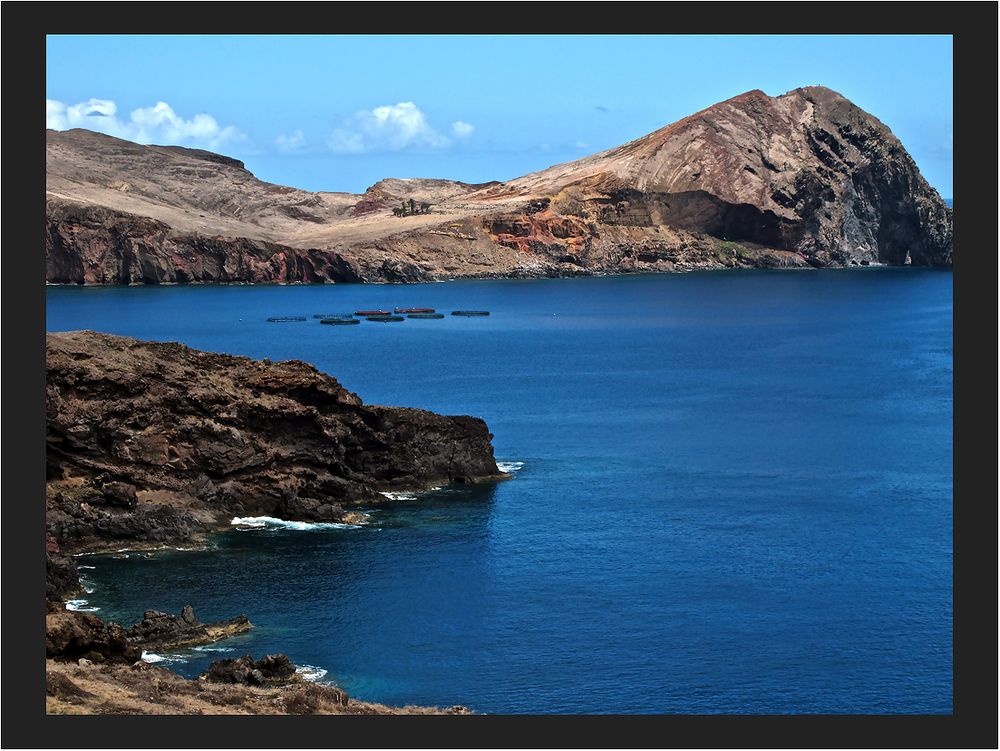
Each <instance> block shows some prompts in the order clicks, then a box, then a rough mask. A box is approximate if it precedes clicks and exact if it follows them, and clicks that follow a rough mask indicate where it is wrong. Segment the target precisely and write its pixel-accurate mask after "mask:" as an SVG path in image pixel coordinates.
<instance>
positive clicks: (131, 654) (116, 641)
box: [45, 610, 142, 663]
mask: <svg viewBox="0 0 1000 751" xmlns="http://www.w3.org/2000/svg"><path fill="white" fill-rule="evenodd" d="M45 654H46V656H47V657H54V658H58V659H64V660H76V659H79V658H86V659H88V660H91V661H92V662H104V661H108V662H127V663H133V662H135V661H136V660H138V659H139V658H140V657H142V647H140V646H138V645H137V644H135V643H133V642H132V641H130V640H129V638H128V636H127V634H126V633H125V630H124V629H123V628H122V627H121V626H119V625H118V624H117V623H105V622H104V621H102V620H101V619H100V618H98V617H97V616H96V615H93V614H92V613H81V612H77V611H72V610H59V611H55V612H50V613H48V614H46V616H45Z"/></svg>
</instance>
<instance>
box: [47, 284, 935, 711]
mask: <svg viewBox="0 0 1000 751" xmlns="http://www.w3.org/2000/svg"><path fill="white" fill-rule="evenodd" d="M46 296H47V328H48V330H50V331H65V330H71V329H85V328H86V329H95V330H99V331H105V332H110V333H115V334H127V335H130V336H135V337H141V338H144V339H156V340H176V341H181V342H184V343H186V344H188V345H191V346H192V347H198V348H201V349H206V350H212V351H217V352H228V353H234V354H240V355H249V356H252V357H269V358H271V359H285V358H297V359H302V360H306V361H309V362H312V363H314V364H315V365H316V366H317V367H318V368H320V369H321V370H323V371H325V372H327V373H330V374H332V375H335V376H336V377H337V378H338V379H340V381H341V382H342V383H343V384H344V385H345V386H347V387H348V388H350V389H351V390H353V391H355V392H357V393H358V394H359V395H360V396H361V397H362V398H363V399H364V400H365V401H366V402H369V403H376V404H391V405H405V406H414V407H423V408H426V409H431V410H435V411H439V412H444V413H449V414H471V415H477V416H480V417H482V418H484V419H485V420H486V421H487V423H488V424H489V426H490V429H491V430H492V432H493V433H494V434H495V438H494V446H495V449H496V456H497V458H498V460H500V461H501V462H503V464H504V466H505V467H507V468H508V469H510V470H511V471H512V474H513V479H511V480H508V481H505V482H501V483H497V484H495V485H486V486H476V487H472V488H460V489H459V488H446V489H442V490H440V491H432V492H429V493H426V494H423V495H421V496H418V497H410V498H405V497H404V498H400V499H397V500H394V501H391V502H390V501H388V500H387V502H386V505H385V506H384V507H383V508H380V509H378V510H377V511H376V512H375V513H374V514H372V516H371V520H370V523H369V524H367V525H365V526H360V527H357V528H336V529H330V528H315V527H310V526H309V525H289V526H290V528H282V527H281V525H275V524H273V523H272V524H264V523H260V524H261V526H258V527H257V528H234V529H233V531H231V532H226V533H224V534H221V535H219V536H217V537H216V538H215V539H214V541H213V543H212V545H211V547H210V548H209V549H206V550H194V551H172V550H171V551H162V552H159V553H157V554H155V555H153V556H152V557H148V558H147V557H144V556H143V555H140V554H136V553H132V554H130V555H129V556H128V557H127V558H122V557H119V558H116V557H111V556H87V557H81V558H80V559H79V561H80V563H81V564H82V565H83V566H84V567H85V568H83V569H82V574H83V575H84V579H85V582H86V584H87V587H88V589H91V590H92V591H91V592H89V593H87V594H85V595H83V596H82V598H81V601H80V602H78V603H76V606H77V607H83V608H97V609H98V610H97V612H98V614H99V615H101V616H103V617H105V618H111V619H119V620H121V621H122V622H124V623H131V622H132V621H134V620H137V619H138V618H140V617H141V615H142V611H143V610H145V609H147V608H156V609H160V610H166V611H170V612H175V613H176V612H179V611H180V609H181V607H182V606H184V605H186V604H188V603H190V604H192V605H194V607H195V610H196V612H197V613H198V614H199V616H200V617H201V618H202V619H203V620H210V619H218V618H227V617H230V616H232V615H235V614H237V613H246V614H247V615H248V616H249V617H250V619H251V621H252V622H253V623H254V624H255V626H256V628H255V629H254V630H253V631H252V632H250V633H249V634H247V635H245V636H243V637H240V638H237V639H234V640H231V641H228V642H223V643H220V644H217V645H213V646H211V647H209V648H207V649H206V648H203V649H201V650H188V651H182V652H178V653H172V654H165V655H155V656H150V657H151V659H157V658H160V659H163V660H164V663H165V664H168V665H170V666H171V667H172V668H174V669H176V670H178V671H180V672H181V673H183V674H185V675H189V676H193V675H196V674H198V673H199V672H200V671H202V670H203V669H204V668H205V667H206V665H207V663H208V662H209V661H210V660H212V659H218V658H219V657H223V656H239V655H241V654H244V653H252V654H254V655H255V656H258V657H259V656H261V655H263V654H264V653H269V652H276V651H282V652H285V653H287V654H288V655H289V656H290V657H291V659H292V661H293V662H295V663H296V664H299V665H303V666H309V671H310V672H309V675H310V677H311V678H313V679H317V680H323V681H332V682H335V683H337V684H339V685H341V686H343V687H344V688H345V689H347V691H348V692H349V693H350V694H351V695H352V696H356V697H358V698H362V699H367V700H372V701H379V702H386V703H390V704H407V703H413V704H425V705H426V704H433V705H453V704H464V705H467V706H469V707H471V708H472V709H473V710H475V711H479V712H498V713H949V712H951V709H952V588H951V581H952V555H951V553H952V276H951V273H949V272H941V271H929V270H918V269H886V268H877V269H863V270H842V271H772V272H706V273H691V274H682V275H663V276H634V277H608V278H581V279H554V280H534V281H458V282H448V283H438V284H426V285H412V286H410V285H407V286H391V285H387V286H352V285H335V286H274V287H240V286H233V287H224V286H211V287H162V288H131V289H129V288H86V289H84V288H55V287H49V288H48V289H47V290H46ZM393 306H404V307H409V306H420V307H424V306H426V307H435V308H438V309H440V310H443V311H445V312H448V311H450V310H453V309H458V308H481V309H487V310H490V311H491V313H492V315H490V316H489V317H486V318H457V317H452V316H448V317H446V318H445V319H444V320H406V321H405V322H403V323H395V324H378V323H370V322H364V323H362V324H361V325H358V326H323V325H320V324H319V323H318V322H317V321H316V320H314V319H312V318H309V319H308V320H307V321H306V322H304V323H267V322H266V320H265V319H266V318H267V317H268V316H277V315H305V316H311V315H312V314H314V313H338V312H349V311H353V310H355V309H358V308H372V307H388V308H392V307H393ZM303 527H305V528H303ZM324 671H325V672H324Z"/></svg>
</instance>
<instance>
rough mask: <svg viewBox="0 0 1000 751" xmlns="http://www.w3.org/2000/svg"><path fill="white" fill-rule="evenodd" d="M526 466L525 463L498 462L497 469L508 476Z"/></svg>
mask: <svg viewBox="0 0 1000 751" xmlns="http://www.w3.org/2000/svg"><path fill="white" fill-rule="evenodd" d="M523 466H524V462H497V469H499V470H500V471H501V472H506V473H507V474H513V473H514V472H517V471H518V470H519V469H521V467H523Z"/></svg>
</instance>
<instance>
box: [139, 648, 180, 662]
mask: <svg viewBox="0 0 1000 751" xmlns="http://www.w3.org/2000/svg"><path fill="white" fill-rule="evenodd" d="M139 659H141V660H142V661H143V662H151V663H152V662H180V661H182V660H186V659H188V656H187V655H179V654H163V655H158V654H156V653H155V652H147V651H145V650H143V652H142V657H140V658H139Z"/></svg>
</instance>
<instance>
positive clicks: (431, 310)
mask: <svg viewBox="0 0 1000 751" xmlns="http://www.w3.org/2000/svg"><path fill="white" fill-rule="evenodd" d="M393 312H394V313H434V312H435V311H434V308H396V310H394V311H393Z"/></svg>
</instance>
